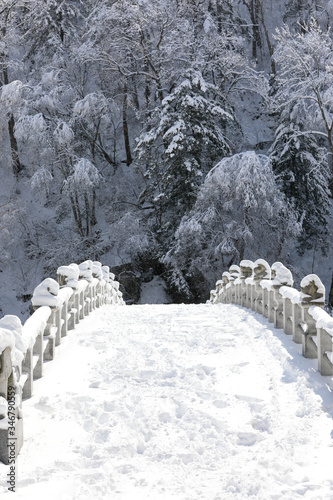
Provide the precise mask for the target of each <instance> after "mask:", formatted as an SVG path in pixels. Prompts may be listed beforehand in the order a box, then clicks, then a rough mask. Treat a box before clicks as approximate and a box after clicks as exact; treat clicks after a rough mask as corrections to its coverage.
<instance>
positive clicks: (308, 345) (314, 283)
mask: <svg viewBox="0 0 333 500" xmlns="http://www.w3.org/2000/svg"><path fill="white" fill-rule="evenodd" d="M301 295H302V302H301V304H300V306H301V323H300V325H301V328H302V330H303V332H302V354H303V356H304V357H305V358H310V359H314V358H317V355H318V352H317V345H316V343H315V342H314V340H313V337H316V336H317V326H316V322H315V320H314V318H313V317H312V316H311V315H310V314H309V308H310V307H311V306H317V307H321V308H322V307H324V305H325V287H324V285H323V283H322V282H321V280H320V279H319V277H318V276H317V275H316V274H309V275H308V276H305V278H303V279H302V281H301Z"/></svg>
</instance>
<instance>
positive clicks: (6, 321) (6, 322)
mask: <svg viewBox="0 0 333 500" xmlns="http://www.w3.org/2000/svg"><path fill="white" fill-rule="evenodd" d="M0 328H3V329H6V330H9V331H10V332H12V334H13V336H14V340H15V347H16V348H17V349H18V350H19V351H21V352H23V353H25V352H26V351H27V349H28V344H27V342H26V341H25V339H24V338H23V337H22V333H23V330H22V323H21V320H20V319H19V318H18V317H17V316H14V315H12V314H7V315H6V316H4V317H3V318H1V319H0Z"/></svg>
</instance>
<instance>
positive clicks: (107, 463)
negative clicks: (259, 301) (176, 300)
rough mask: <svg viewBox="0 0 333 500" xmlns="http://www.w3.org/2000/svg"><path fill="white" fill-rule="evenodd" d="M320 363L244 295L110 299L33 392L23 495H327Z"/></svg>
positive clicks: (227, 499)
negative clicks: (170, 300)
mask: <svg viewBox="0 0 333 500" xmlns="http://www.w3.org/2000/svg"><path fill="white" fill-rule="evenodd" d="M315 366H316V365H315V362H314V361H312V360H307V359H305V358H303V357H302V356H301V354H300V346H299V345H296V344H294V343H293V342H292V340H291V339H290V337H288V336H286V335H285V334H284V333H283V332H282V330H275V329H274V328H272V327H271V325H270V324H269V323H268V322H267V321H266V319H264V318H263V317H261V316H259V315H256V314H254V313H252V312H249V311H248V310H246V309H243V308H241V307H238V306H235V305H222V304H219V305H211V304H204V305H135V306H126V307H119V306H104V307H103V308H101V309H99V310H97V311H94V312H93V313H92V314H91V315H90V316H89V317H88V318H86V319H85V320H84V321H82V322H81V323H80V325H79V326H78V327H77V329H76V330H74V331H71V332H69V335H68V336H67V337H66V338H65V339H63V342H62V344H61V345H60V346H59V347H58V348H57V351H56V358H55V360H53V361H51V362H49V363H46V364H45V375H44V377H43V378H42V379H40V380H38V381H36V382H35V383H34V396H33V397H32V398H31V399H29V400H27V401H24V403H23V412H24V435H25V442H24V446H23V448H22V450H21V453H20V456H19V459H18V462H17V465H18V482H17V493H16V494H15V498H18V499H27V498H34V499H41V498H43V499H44V498H48V499H57V500H69V499H90V498H94V499H102V498H103V499H104V498H105V499H122V500H125V499H126V500H134V499H135V500H137V499H139V500H141V499H142V500H143V499H145V500H146V499H164V500H165V499H178V500H196V499H198V500H199V499H203V500H217V499H220V500H221V499H222V500H236V499H237V500H244V499H249V498H251V499H256V500H258V499H259V500H266V499H274V500H275V499H282V498H283V499H284V500H288V499H289V500H295V499H298V498H302V499H316V500H318V499H320V500H329V499H330V500H331V499H332V491H333V475H332V463H333V446H332V445H333V441H332V416H333V393H332V389H333V383H332V379H331V378H330V377H322V376H320V375H319V374H318V372H317V371H316V367H315ZM7 470H8V469H7V466H5V465H1V464H0V472H1V479H2V482H0V496H1V498H6V495H10V494H12V493H11V492H9V491H8V490H7V485H6V479H5V477H6V474H7Z"/></svg>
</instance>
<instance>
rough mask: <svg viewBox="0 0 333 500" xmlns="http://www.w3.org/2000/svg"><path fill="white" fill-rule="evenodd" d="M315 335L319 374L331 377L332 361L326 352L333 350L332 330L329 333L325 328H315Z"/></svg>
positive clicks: (332, 371) (332, 370)
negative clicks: (316, 338)
mask: <svg viewBox="0 0 333 500" xmlns="http://www.w3.org/2000/svg"><path fill="white" fill-rule="evenodd" d="M317 337H318V343H317V354H318V370H319V372H320V373H321V375H324V376H329V377H332V376H333V363H332V361H331V360H330V359H329V357H328V356H327V352H332V351H333V331H332V333H331V334H329V333H328V332H327V331H326V330H325V328H317Z"/></svg>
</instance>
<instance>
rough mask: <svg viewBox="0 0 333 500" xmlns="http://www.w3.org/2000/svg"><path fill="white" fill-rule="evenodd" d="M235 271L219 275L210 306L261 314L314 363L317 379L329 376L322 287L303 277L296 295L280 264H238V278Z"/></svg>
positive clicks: (330, 348)
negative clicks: (230, 306)
mask: <svg viewBox="0 0 333 500" xmlns="http://www.w3.org/2000/svg"><path fill="white" fill-rule="evenodd" d="M237 267H238V266H232V268H230V269H229V271H225V272H224V273H223V274H222V280H219V281H218V282H217V283H216V289H215V290H212V291H211V295H210V302H211V303H212V304H218V303H222V304H227V303H234V304H238V305H241V306H243V307H246V308H249V309H252V310H253V311H255V312H257V313H260V314H262V315H263V316H265V317H266V318H267V319H268V321H269V322H271V323H274V326H275V328H280V329H283V330H284V332H285V333H286V334H287V335H292V338H293V340H294V342H296V343H297V344H302V354H303V356H304V357H306V358H313V359H317V360H318V370H319V372H320V373H321V375H325V376H333V358H332V352H333V318H332V317H331V316H330V315H329V314H328V313H327V312H326V311H324V310H323V307H324V305H325V287H324V285H323V283H322V282H321V280H320V278H319V277H318V276H317V275H316V274H309V275H307V276H305V278H303V280H302V281H301V290H300V291H298V290H296V289H295V288H293V283H294V282H293V277H292V273H291V271H290V270H289V269H287V268H286V267H285V266H284V265H283V264H282V263H281V262H275V263H274V264H273V265H272V266H271V267H270V266H269V265H268V264H267V262H266V261H263V260H262V259H258V260H257V261H256V262H254V263H252V262H251V261H242V262H241V263H240V266H239V268H238V269H239V270H240V272H239V276H238V277H236V276H235V270H236V268H237ZM251 271H252V272H251ZM250 273H251V274H250Z"/></svg>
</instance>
